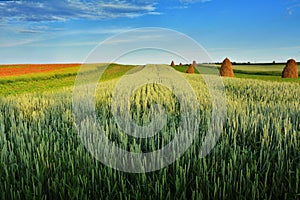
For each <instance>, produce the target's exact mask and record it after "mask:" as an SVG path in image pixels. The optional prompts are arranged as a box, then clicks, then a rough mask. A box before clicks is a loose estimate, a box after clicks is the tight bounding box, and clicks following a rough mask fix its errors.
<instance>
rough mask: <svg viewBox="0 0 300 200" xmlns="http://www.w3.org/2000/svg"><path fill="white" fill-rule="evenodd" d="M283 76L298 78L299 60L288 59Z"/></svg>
mask: <svg viewBox="0 0 300 200" xmlns="http://www.w3.org/2000/svg"><path fill="white" fill-rule="evenodd" d="M281 77H282V78H298V68H297V62H296V61H295V60H294V59H290V60H288V61H287V63H286V66H285V68H284V69H283V71H282V75H281Z"/></svg>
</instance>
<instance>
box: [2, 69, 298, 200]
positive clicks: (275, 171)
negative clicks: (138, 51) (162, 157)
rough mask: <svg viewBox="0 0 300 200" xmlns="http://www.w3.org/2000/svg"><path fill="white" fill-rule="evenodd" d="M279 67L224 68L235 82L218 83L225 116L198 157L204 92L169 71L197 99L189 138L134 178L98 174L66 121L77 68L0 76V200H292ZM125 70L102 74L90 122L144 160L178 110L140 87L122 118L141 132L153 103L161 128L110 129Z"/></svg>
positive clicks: (105, 171) (290, 112)
mask: <svg viewBox="0 0 300 200" xmlns="http://www.w3.org/2000/svg"><path fill="white" fill-rule="evenodd" d="M95 65H96V64H95ZM1 67H3V66H0V70H1ZM99 67H103V64H99ZM164 67H170V66H164ZM205 67H211V66H210V65H207V66H205ZM283 67H284V66H283V65H278V64H276V65H250V66H247V65H245V66H244V65H234V66H233V68H234V71H235V78H222V80H223V82H224V86H225V91H226V98H227V116H226V120H225V123H224V127H223V132H222V133H221V136H220V139H219V140H218V142H217V145H216V146H215V148H214V149H213V150H212V151H211V152H210V154H208V155H207V156H206V157H204V158H202V157H201V156H199V152H200V149H201V143H202V141H203V137H204V136H205V132H206V130H207V123H208V119H209V116H210V112H211V102H210V100H209V94H208V90H207V88H206V85H205V82H204V81H203V79H202V77H201V75H200V74H199V72H196V73H195V74H186V73H182V72H185V71H186V69H187V66H183V67H179V66H177V67H175V69H176V70H177V72H176V73H179V74H180V75H182V76H183V78H185V79H186V80H187V81H188V82H189V84H190V85H191V87H192V88H193V90H194V91H195V94H196V96H197V98H198V101H199V102H198V103H199V105H200V113H199V118H200V119H201V122H200V123H201V124H200V128H199V135H198V136H197V137H196V139H195V140H194V142H193V144H192V146H191V147H190V148H189V149H188V150H187V151H186V152H185V153H184V155H183V156H182V157H181V158H179V159H178V160H176V161H175V162H174V163H172V164H171V165H169V166H167V167H165V168H163V169H160V170H158V171H155V172H149V173H144V174H131V173H125V172H121V171H117V170H115V169H112V168H110V167H107V166H105V165H104V164H102V163H101V162H100V161H98V160H96V159H95V158H94V157H93V156H92V155H91V154H90V153H89V151H88V150H87V149H86V148H85V146H84V144H83V143H82V142H81V140H80V138H79V136H78V133H77V129H76V125H75V122H74V116H73V114H72V91H73V87H74V81H75V79H76V75H77V71H78V69H79V67H78V66H77V67H71V68H67V69H64V70H58V71H55V70H54V71H51V72H47V73H34V74H25V75H18V76H5V77H4V76H3V77H0V191H1V193H0V199H270V200H271V199H300V101H299V100H300V79H282V78H281V77H280V75H281V71H282V69H283ZM135 68H137V67H136V66H133V65H118V64H112V65H110V66H109V67H108V68H107V70H106V71H105V73H104V74H103V76H102V78H101V80H100V81H99V84H98V87H97V93H96V100H97V101H96V111H97V117H98V120H99V124H100V127H101V128H102V129H103V130H105V132H106V133H107V137H108V138H109V139H110V140H113V141H114V142H115V143H116V144H118V145H119V146H120V147H123V148H127V149H128V150H130V151H133V152H139V151H141V149H143V150H145V151H153V150H157V149H160V148H162V147H163V146H164V145H166V144H167V143H168V142H169V141H171V140H172V138H173V136H172V134H169V133H171V132H172V131H173V130H175V129H176V127H178V121H179V120H178V119H179V115H180V109H179V105H178V100H177V99H176V97H175V96H174V95H173V94H172V92H171V91H170V90H169V89H168V88H166V87H164V86H162V85H159V84H147V85H145V86H143V87H141V88H139V89H138V90H136V91H135V93H134V94H133V95H132V98H131V99H130V101H129V102H128V103H129V104H130V107H131V115H132V118H133V119H134V120H135V121H136V123H138V124H141V125H144V124H147V123H149V106H150V105H151V104H153V103H159V104H161V105H163V106H164V107H165V109H166V113H167V116H168V120H167V124H166V125H165V126H164V127H163V129H162V130H161V131H160V132H159V134H158V135H157V137H153V138H151V139H149V140H145V141H144V140H138V139H136V138H133V137H131V136H128V135H126V134H124V133H123V132H122V131H121V130H119V128H118V127H117V126H116V123H115V121H114V118H113V115H112V113H111V108H110V101H111V94H112V91H113V88H114V86H115V85H116V84H117V81H118V80H119V79H120V78H121V77H122V76H123V75H124V74H125V73H126V72H127V71H129V70H132V69H135ZM139 70H140V69H139Z"/></svg>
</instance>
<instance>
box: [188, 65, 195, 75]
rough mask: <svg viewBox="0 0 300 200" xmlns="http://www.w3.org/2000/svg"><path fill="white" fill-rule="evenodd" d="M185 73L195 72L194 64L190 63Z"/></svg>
mask: <svg viewBox="0 0 300 200" xmlns="http://www.w3.org/2000/svg"><path fill="white" fill-rule="evenodd" d="M186 73H188V74H193V73H195V69H194V65H193V64H190V67H189V68H188V69H187V70H186Z"/></svg>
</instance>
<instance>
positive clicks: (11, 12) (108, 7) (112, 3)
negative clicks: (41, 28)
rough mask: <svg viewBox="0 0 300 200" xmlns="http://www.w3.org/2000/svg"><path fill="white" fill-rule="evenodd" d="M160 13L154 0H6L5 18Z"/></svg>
mask: <svg viewBox="0 0 300 200" xmlns="http://www.w3.org/2000/svg"><path fill="white" fill-rule="evenodd" d="M147 14H148V15H153V14H159V12H157V11H156V3H155V2H153V1H135V0H109V1H103V0H102V1H98V0H60V1H53V0H49V1H42V0H37V1H3V2H1V3H0V19H1V20H2V21H32V22H39V21H65V20H69V19H79V18H80V19H82V18H84V19H108V18H117V17H130V18H132V17H139V16H142V15H147Z"/></svg>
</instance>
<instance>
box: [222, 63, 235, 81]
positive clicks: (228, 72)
mask: <svg viewBox="0 0 300 200" xmlns="http://www.w3.org/2000/svg"><path fill="white" fill-rule="evenodd" d="M220 75H221V76H227V77H234V73H233V69H232V64H231V62H230V60H229V59H228V58H225V60H224V61H223V63H222V66H221V69H220Z"/></svg>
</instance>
